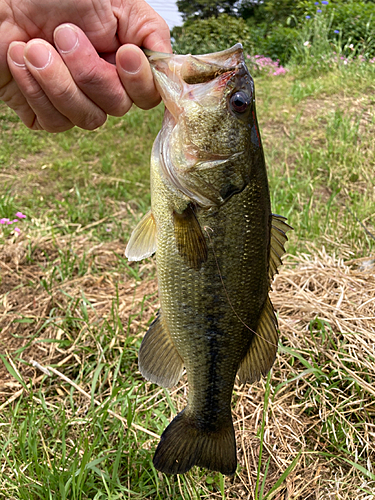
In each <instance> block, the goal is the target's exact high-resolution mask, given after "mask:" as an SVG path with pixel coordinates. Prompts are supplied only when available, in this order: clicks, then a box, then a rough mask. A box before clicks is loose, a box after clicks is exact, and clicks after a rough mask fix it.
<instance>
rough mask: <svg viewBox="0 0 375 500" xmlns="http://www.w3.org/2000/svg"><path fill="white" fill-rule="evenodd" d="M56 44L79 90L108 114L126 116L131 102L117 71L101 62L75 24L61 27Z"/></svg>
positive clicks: (55, 37)
mask: <svg viewBox="0 0 375 500" xmlns="http://www.w3.org/2000/svg"><path fill="white" fill-rule="evenodd" d="M54 40H55V45H56V47H57V49H58V50H59V52H60V55H61V57H62V59H63V60H64V62H65V64H66V65H67V67H68V68H69V71H70V74H71V75H72V77H73V79H74V81H75V83H76V85H77V86H78V87H79V89H80V90H81V91H82V92H83V93H84V94H85V95H86V96H88V97H89V98H90V99H91V100H92V101H93V102H94V103H96V104H97V105H98V106H99V107H100V108H101V109H102V110H103V111H104V112H105V113H107V114H110V115H113V116H122V115H124V114H125V113H126V112H127V111H128V110H129V109H130V107H131V105H132V102H131V100H130V99H129V97H128V96H127V95H126V93H125V89H124V87H123V86H122V84H121V81H120V79H119V75H118V73H117V70H116V67H115V66H114V65H112V64H110V63H109V62H107V61H106V60H104V59H103V58H101V57H100V56H99V55H98V53H97V52H96V50H95V49H94V47H93V46H92V44H91V42H90V41H89V39H88V38H87V37H86V35H85V34H84V33H83V31H82V30H81V29H80V28H78V27H77V26H74V25H72V24H62V25H61V26H58V27H57V28H56V30H55V33H54Z"/></svg>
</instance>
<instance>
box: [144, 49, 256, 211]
mask: <svg viewBox="0 0 375 500" xmlns="http://www.w3.org/2000/svg"><path fill="white" fill-rule="evenodd" d="M145 53H146V55H147V56H148V59H149V62H150V65H151V68H152V71H153V74H154V79H155V83H156V86H157V88H158V90H159V92H160V95H161V96H162V99H163V101H164V104H165V107H166V113H165V119H164V124H163V129H164V133H163V134H162V135H163V137H162V139H161V141H162V143H163V144H162V148H164V152H163V153H164V154H163V155H162V156H163V162H164V165H163V166H164V172H165V174H166V175H169V177H170V178H171V180H172V182H173V183H174V184H175V186H176V187H177V188H178V189H180V190H181V191H182V192H183V193H184V194H185V195H187V196H189V198H191V199H193V200H194V201H195V202H197V203H198V204H199V205H201V206H203V207H210V206H214V205H216V206H217V205H220V204H222V203H224V202H225V201H226V200H227V199H228V198H229V197H231V196H232V195H233V194H234V193H236V192H239V191H241V190H242V189H243V188H244V186H245V185H246V182H247V180H248V176H249V168H250V167H251V166H250V165H249V161H248V160H249V157H250V156H251V153H252V152H253V150H254V149H258V150H260V149H261V143H260V137H259V132H258V126H257V122H256V115H255V95H254V81H253V79H252V77H251V75H250V73H249V71H248V69H247V66H246V64H245V60H244V55H243V49H242V45H241V44H236V45H235V46H233V47H231V48H230V49H227V50H224V51H221V52H217V53H213V54H204V55H198V56H194V55H190V54H189V55H173V54H162V53H155V52H151V51H147V50H146V51H145ZM163 129H162V130H163Z"/></svg>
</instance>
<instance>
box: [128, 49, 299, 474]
mask: <svg viewBox="0 0 375 500" xmlns="http://www.w3.org/2000/svg"><path fill="white" fill-rule="evenodd" d="M145 52H146V54H147V55H148V58H149V62H150V64H151V68H152V71H153V74H154V78H155V82H156V85H157V87H158V90H159V91H160V94H161V96H162V99H163V101H164V104H165V107H166V109H165V115H164V120H163V125H162V129H161V131H160V133H159V135H158V137H157V138H156V140H155V143H154V146H153V151H152V159H151V211H150V212H149V213H147V214H146V215H145V216H144V217H143V219H142V220H141V221H140V223H139V224H138V226H137V227H136V228H135V230H134V231H133V233H132V235H131V238H130V241H129V243H128V246H127V249H126V256H127V257H128V259H129V260H141V259H143V258H145V257H148V256H150V255H152V254H153V253H154V252H156V265H157V275H158V289H159V297H160V311H159V313H158V316H157V318H156V319H155V321H154V322H153V323H152V324H151V326H150V328H149V330H148V331H147V333H146V335H145V337H144V339H143V342H142V345H141V348H140V351H139V368H140V371H141V373H142V374H143V376H144V377H145V378H146V379H147V380H150V381H151V382H154V383H156V384H159V385H161V386H163V387H172V386H174V385H175V384H177V382H178V381H179V379H180V377H181V375H182V372H183V368H184V367H185V369H186V373H187V379H188V387H189V393H188V404H187V406H186V408H185V409H184V410H183V411H181V412H180V413H179V414H178V415H177V416H176V417H175V418H174V420H173V421H172V422H171V423H170V425H169V426H168V427H167V428H166V429H165V431H164V432H163V434H162V436H161V439H160V443H159V445H158V447H157V449H156V452H155V456H154V465H155V467H156V468H157V469H158V470H160V471H162V472H165V473H169V474H179V473H184V472H186V471H188V470H189V469H190V468H191V467H192V466H193V465H198V466H202V467H206V468H208V469H211V470H215V471H220V472H222V473H223V474H227V475H232V474H234V472H235V470H236V466H237V459H236V442H235V433H234V428H233V423H232V416H231V398H232V391H233V385H234V382H235V378H236V374H237V373H238V375H239V378H240V381H241V382H254V381H256V380H259V378H260V377H261V375H266V374H267V372H268V371H269V370H270V368H271V366H272V364H273V362H274V360H275V356H276V351H277V341H278V331H277V321H276V317H275V313H274V310H273V307H272V304H271V301H270V299H269V296H268V292H269V289H270V284H271V281H272V278H273V276H274V274H275V272H276V271H277V267H278V266H279V265H280V264H281V256H282V254H283V253H284V252H285V250H284V243H285V241H286V240H287V237H286V234H285V233H286V232H287V231H288V230H289V229H290V226H289V225H288V224H286V222H285V218H284V217H281V216H278V215H273V214H272V213H271V207H270V195H269V189H268V181H267V173H266V168H265V161H264V155H263V149H262V144H261V139H260V134H259V128H258V123H257V118H256V114H255V96H254V82H253V80H252V78H251V76H250V74H249V71H248V69H247V67H246V65H245V61H244V57H243V51H242V46H241V45H240V44H237V45H235V46H234V47H232V48H230V49H228V50H225V51H222V52H217V53H214V54H206V55H200V56H192V55H171V54H162V53H153V52H149V51H145Z"/></svg>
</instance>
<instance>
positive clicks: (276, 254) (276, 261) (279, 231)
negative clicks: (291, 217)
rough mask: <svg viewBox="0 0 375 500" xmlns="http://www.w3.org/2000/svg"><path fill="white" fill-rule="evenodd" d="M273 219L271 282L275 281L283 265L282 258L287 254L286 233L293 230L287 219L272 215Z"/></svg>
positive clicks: (269, 272) (270, 261)
mask: <svg viewBox="0 0 375 500" xmlns="http://www.w3.org/2000/svg"><path fill="white" fill-rule="evenodd" d="M271 217H272V220H271V248H270V260H269V269H268V276H269V279H270V281H272V280H273V277H274V275H275V274H276V273H277V268H278V267H280V266H281V264H282V261H281V257H282V256H283V255H284V253H285V248H284V244H285V242H286V241H288V237H287V235H286V233H287V232H288V231H290V230H291V229H293V228H292V227H291V226H289V224H287V223H286V222H285V221H286V217H283V216H282V215H276V214H272V216H271Z"/></svg>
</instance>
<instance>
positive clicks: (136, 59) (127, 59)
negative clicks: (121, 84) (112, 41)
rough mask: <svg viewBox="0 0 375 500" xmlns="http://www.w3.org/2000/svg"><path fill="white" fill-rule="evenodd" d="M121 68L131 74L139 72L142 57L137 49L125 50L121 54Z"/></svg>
mask: <svg viewBox="0 0 375 500" xmlns="http://www.w3.org/2000/svg"><path fill="white" fill-rule="evenodd" d="M119 60H120V65H121V68H122V69H123V70H124V71H125V72H126V73H130V74H133V75H134V74H135V73H138V71H139V70H140V68H141V65H142V59H141V56H140V54H139V53H138V52H136V51H135V50H124V51H123V52H120V54H119Z"/></svg>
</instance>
